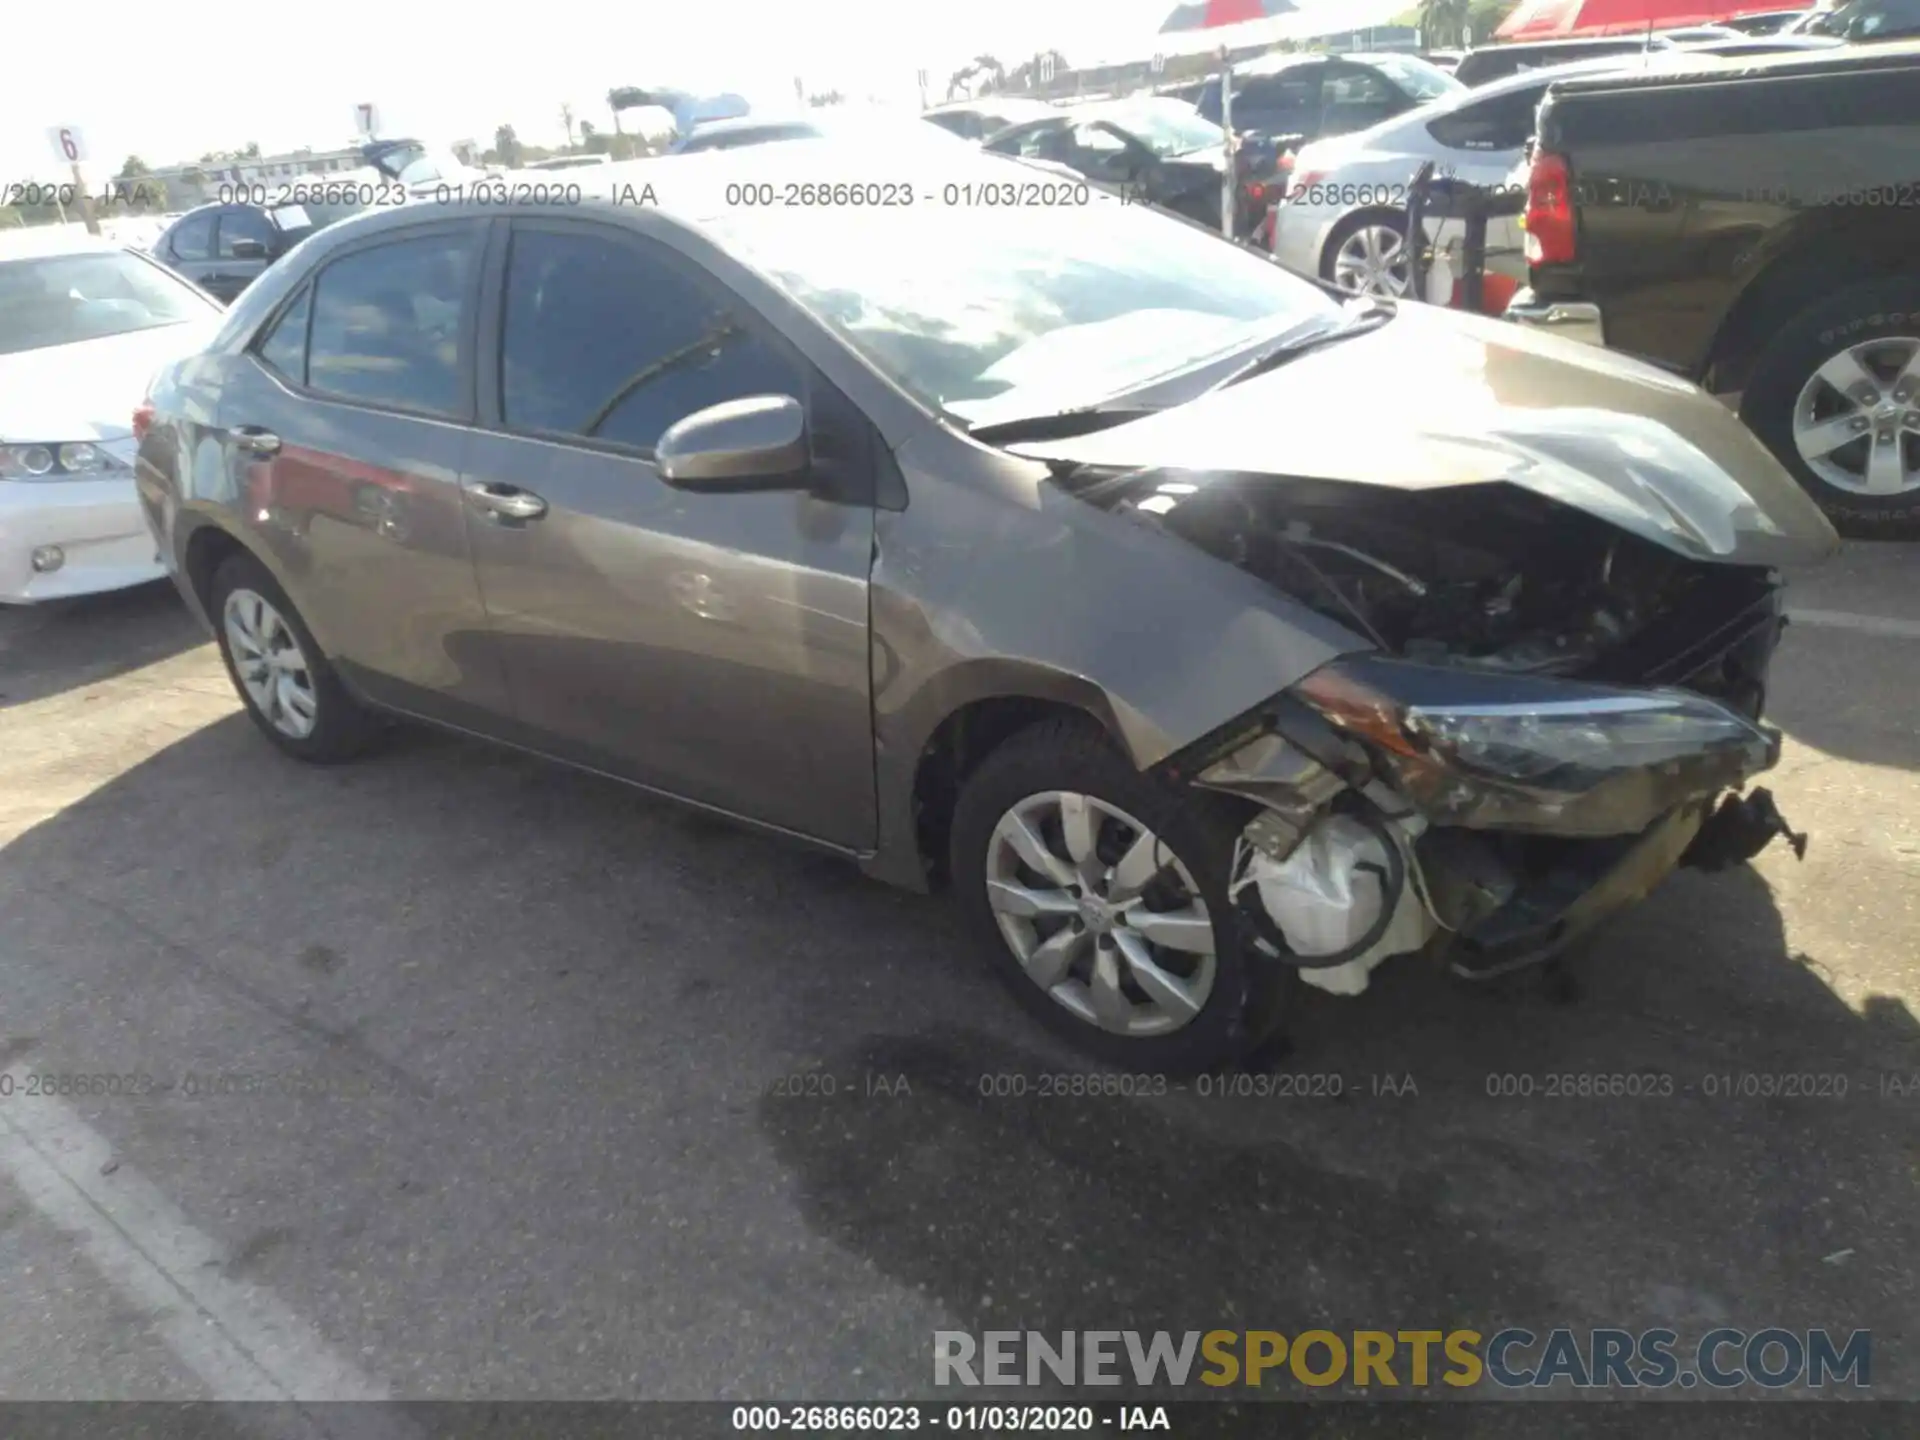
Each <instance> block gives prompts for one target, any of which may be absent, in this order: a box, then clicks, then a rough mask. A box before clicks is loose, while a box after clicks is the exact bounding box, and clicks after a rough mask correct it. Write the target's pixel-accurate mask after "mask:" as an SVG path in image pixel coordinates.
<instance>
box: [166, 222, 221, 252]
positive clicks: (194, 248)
mask: <svg viewBox="0 0 1920 1440" xmlns="http://www.w3.org/2000/svg"><path fill="white" fill-rule="evenodd" d="M167 248H168V249H169V250H171V251H172V252H173V258H174V259H176V260H210V259H212V258H213V215H212V212H208V213H207V214H205V215H189V216H188V217H187V218H186V219H184V220H182V221H181V222H180V224H179V226H178V228H176V229H175V230H174V232H173V238H172V239H171V240H169V241H168V242H167Z"/></svg>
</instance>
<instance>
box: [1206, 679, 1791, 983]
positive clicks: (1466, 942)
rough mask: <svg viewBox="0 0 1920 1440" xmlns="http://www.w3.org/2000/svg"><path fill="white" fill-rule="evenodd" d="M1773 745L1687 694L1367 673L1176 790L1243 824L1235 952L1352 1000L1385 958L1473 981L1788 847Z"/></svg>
mask: <svg viewBox="0 0 1920 1440" xmlns="http://www.w3.org/2000/svg"><path fill="white" fill-rule="evenodd" d="M1779 745H1780V739H1779V735H1778V732H1776V731H1772V730H1770V729H1767V728H1765V727H1763V726H1761V725H1760V724H1759V723H1758V722H1757V721H1755V720H1753V719H1750V718H1748V716H1746V715H1742V714H1739V713H1737V712H1736V711H1734V710H1733V709H1731V708H1729V707H1728V706H1725V705H1722V704H1720V703H1719V702H1717V701H1715V700H1712V699H1710V698H1708V697H1707V696H1704V695H1701V694H1698V693H1696V692H1691V691H1683V690H1676V689H1659V690H1639V691H1628V690H1616V689H1611V688H1609V687H1603V686H1592V685H1584V684H1580V683H1577V682H1570V681H1563V680H1557V679H1554V680H1548V679H1537V680H1536V679H1532V678H1530V677H1516V676H1487V675H1484V674H1474V673H1463V672H1460V671H1449V670H1438V669H1434V668H1432V667H1425V666H1411V665H1405V664H1402V663H1401V662H1397V661H1389V660H1384V659H1375V658H1372V657H1368V658H1365V659H1362V660H1348V661H1341V662H1336V663H1335V664H1333V665H1330V666H1327V667H1324V668H1323V670H1322V671H1320V672H1316V675H1315V676H1310V677H1308V680H1307V681H1304V682H1302V684H1301V685H1300V686H1297V687H1296V689H1295V692H1294V693H1293V694H1289V695H1285V696H1282V697H1279V698H1278V699H1277V700H1276V701H1275V702H1274V703H1273V704H1272V705H1271V706H1269V707H1266V709H1265V710H1263V712H1262V713H1260V714H1259V715H1257V716H1248V717H1244V718H1243V721H1242V725H1241V727H1240V728H1239V730H1238V733H1235V734H1228V735H1223V736H1221V737H1217V740H1216V744H1215V745H1214V746H1213V747H1211V748H1210V750H1208V751H1203V752H1200V753H1194V754H1189V755H1188V756H1185V757H1181V761H1180V762H1179V763H1184V764H1185V765H1187V766H1188V767H1189V768H1188V770H1187V773H1186V776H1185V778H1187V779H1189V780H1190V781H1191V782H1192V783H1194V784H1197V785H1199V786H1201V787H1203V788H1206V789H1211V790H1218V791H1223V792H1226V793H1230V794H1235V795H1238V796H1240V797H1242V798H1244V799H1248V800H1252V801H1254V802H1256V803H1257V804H1258V806H1259V807H1260V808H1259V810H1258V811H1257V812H1256V815H1255V818H1254V819H1253V820H1252V822H1251V823H1249V825H1248V826H1247V828H1246V830H1245V832H1244V834H1243V837H1242V847H1241V848H1242V853H1241V855H1240V856H1239V858H1238V859H1237V861H1236V866H1235V873H1234V877H1233V882H1232V886H1231V892H1232V896H1233V899H1234V902H1235V905H1236V909H1237V911H1238V913H1239V915H1240V917H1241V919H1242V922H1243V927H1244V929H1245V932H1246V934H1247V935H1248V937H1249V939H1250V941H1251V943H1252V944H1254V946H1255V947H1256V948H1257V949H1258V950H1260V951H1262V952H1263V953H1265V954H1267V955H1268V956H1270V957H1272V958H1275V959H1278V960H1280V961H1283V962H1285V963H1287V964H1290V965H1293V966H1295V967H1297V968H1298V969H1299V970H1300V971H1301V973H1302V976H1303V978H1304V979H1306V980H1307V981H1308V982H1309V983H1312V984H1315V985H1317V986H1319V987H1321V988H1323V989H1327V990H1331V991H1335V992H1337V993H1345V994H1353V993H1358V991H1360V990H1362V989H1364V988H1366V984H1367V976H1368V974H1369V972H1370V971H1371V970H1372V968H1373V967H1374V966H1376V965H1378V964H1379V963H1380V962H1381V961H1382V960H1384V959H1386V958H1388V957H1390V956H1392V955H1396V954H1407V953H1412V952H1415V951H1426V952H1429V953H1433V954H1436V955H1441V956H1444V958H1445V961H1446V963H1447V964H1448V965H1449V967H1450V968H1451V969H1452V970H1453V971H1454V972H1455V973H1457V974H1459V975H1462V976H1466V977H1471V978H1484V977H1487V976H1492V975H1498V974H1503V973H1506V972H1507V971H1510V970H1513V969H1516V968H1518V967H1520V966H1524V965H1530V964H1534V963H1538V962H1539V961H1542V960H1546V959H1549V958H1551V957H1552V956H1554V955H1556V954H1559V953H1560V952H1562V951H1563V950H1565V949H1566V948H1567V946H1569V945H1570V944H1572V943H1573V942H1574V941H1576V940H1578V939H1579V938H1580V937H1582V936H1583V935H1585V934H1587V933H1588V932H1590V931H1591V930H1592V929H1593V928H1594V927H1595V926H1597V925H1598V924H1599V923H1600V922H1601V921H1603V920H1604V919H1606V918H1607V917H1608V916H1611V915H1613V914H1615V913H1616V912H1618V911H1619V910H1621V909H1623V908H1625V907H1627V906H1629V905H1632V904H1634V903H1636V902H1637V901H1639V900H1641V899H1643V898H1644V897H1645V896H1646V895H1648V894H1649V893H1650V892H1651V891H1652V890H1653V889H1654V888H1655V887H1657V886H1658V885H1659V884H1660V883H1661V882H1662V881H1663V880H1664V879H1665V878H1666V877H1667V876H1668V875H1669V874H1671V873H1672V872H1673V871H1674V870H1675V869H1676V868H1679V867H1681V866H1683V865H1685V866H1692V867H1696V868H1699V869H1703V870H1718V869H1724V868H1727V867H1728V866H1730V865H1734V864H1739V863H1741V862H1743V861H1745V860H1747V859H1750V858H1751V857H1752V856H1754V855H1755V854H1757V853H1759V851H1760V850H1761V849H1763V848H1764V847H1765V846H1766V845H1767V844H1769V843H1770V842H1771V841H1772V840H1773V839H1774V838H1775V837H1776V836H1785V837H1786V838H1787V839H1788V840H1789V841H1790V842H1791V844H1792V845H1793V848H1794V850H1795V853H1796V854H1800V853H1803V852H1804V850H1805V846H1806V837H1805V836H1804V835H1798V834H1796V833H1795V832H1793V831H1792V830H1790V829H1789V828H1788V827H1787V825H1786V822H1785V820H1784V819H1783V818H1782V817H1781V816H1780V813H1779V811H1778V809H1777V807H1775V805H1774V803H1773V798H1772V796H1771V795H1770V794H1769V793H1768V792H1767V791H1766V790H1755V791H1753V792H1752V793H1751V794H1750V795H1746V796H1741V795H1739V794H1737V793H1732V792H1738V791H1740V790H1741V789H1743V788H1744V787H1745V786H1746V784H1747V782H1748V781H1749V780H1750V779H1751V778H1752V777H1753V776H1755V775H1757V774H1759V773H1761V772H1762V771H1765V770H1767V769H1769V768H1771V767H1772V766H1773V765H1774V764H1775V762H1776V761H1777V760H1778V758H1779Z"/></svg>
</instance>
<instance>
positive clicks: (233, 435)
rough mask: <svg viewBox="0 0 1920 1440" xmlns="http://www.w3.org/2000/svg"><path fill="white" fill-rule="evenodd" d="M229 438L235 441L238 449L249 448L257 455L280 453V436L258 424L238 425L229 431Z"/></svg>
mask: <svg viewBox="0 0 1920 1440" xmlns="http://www.w3.org/2000/svg"><path fill="white" fill-rule="evenodd" d="M227 439H229V440H231V441H232V442H233V445H234V448H235V449H236V450H249V451H251V452H252V453H254V454H255V455H278V454H279V453H280V437H279V436H278V435H275V434H274V433H273V432H272V431H270V430H263V429H261V428H260V427H259V426H258V425H236V426H234V427H233V428H232V429H231V430H229V431H227Z"/></svg>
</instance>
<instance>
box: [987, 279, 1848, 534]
mask: <svg viewBox="0 0 1920 1440" xmlns="http://www.w3.org/2000/svg"><path fill="white" fill-rule="evenodd" d="M1009 448H1010V449H1012V450H1013V451H1014V452H1015V453H1017V454H1020V455H1025V456H1029V457H1032V458H1034V459H1041V460H1065V461H1073V462H1077V463H1081V464H1087V465H1093V466H1097V467H1101V468H1112V469H1120V470H1135V469H1170V470H1179V471H1183V472H1196V473H1197V474H1198V475H1200V476H1205V475H1207V474H1209V473H1222V474H1249V473H1252V474H1265V475H1272V476H1274V477H1276V478H1282V477H1297V478H1303V479H1318V480H1337V481H1349V482H1352V483H1354V484H1362V485H1376V486H1380V487H1383V488H1386V489H1398V490H1423V489H1432V488H1438V487H1442V486H1453V485H1485V484H1494V483H1499V482H1502V481H1504V482H1506V483H1509V484H1513V485H1518V486H1520V487H1522V488H1523V489H1527V490H1532V491H1535V492H1536V493H1538V494H1541V495H1545V496H1547V497H1549V498H1551V499H1553V500H1557V501H1559V502H1561V503H1562V504H1566V505H1570V506H1572V507H1574V508H1576V509H1579V510H1584V511H1586V512H1587V513H1588V514H1590V515H1594V516H1597V517H1598V518H1600V519H1602V520H1605V521H1607V522H1609V523H1610V524H1614V525H1617V526H1619V527H1620V528H1621V529H1623V530H1627V531H1630V532H1632V533H1633V534H1636V535H1639V536H1642V537H1644V538H1646V539H1648V540H1651V541H1653V542H1654V543H1656V544H1659V545H1662V546H1665V547H1666V548H1667V549H1669V550H1673V551H1676V552H1678V553H1679V554H1682V555H1686V556H1689V557H1692V558H1695V559H1704V560H1723V561H1733V562H1736V563H1740V564H1750V565H1785V564H1798V563H1804V562H1806V561H1810V560H1817V559H1820V558H1821V557H1823V556H1825V555H1828V554H1831V553H1832V552H1833V550H1834V549H1835V548H1836V547H1837V545H1838V544H1839V539H1838V537H1837V536H1836V535H1835V534H1834V531H1833V527H1832V526H1831V525H1829V524H1828V523H1827V520H1826V517H1825V516H1824V515H1822V514H1821V513H1820V511H1819V508H1818V507H1817V506H1815V505H1814V503H1813V501H1812V500H1811V499H1809V498H1808V496H1807V495H1806V492H1804V491H1803V490H1801V488H1800V487H1799V485H1797V484H1796V483H1795V482H1794V479H1793V477H1792V476H1791V475H1789V474H1788V473H1787V472H1786V470H1784V469H1783V468H1782V467H1781V466H1780V463H1779V462H1778V461H1776V460H1775V459H1774V458H1773V456H1772V455H1771V454H1769V453H1768V451H1767V450H1766V448H1765V447H1764V446H1763V445H1761V443H1760V442H1759V441H1758V440H1757V439H1755V438H1754V436H1753V434H1752V432H1750V431H1749V430H1748V429H1747V428H1746V426H1745V425H1743V424H1741V422H1740V420H1739V417H1737V416H1736V415H1734V414H1733V413H1732V412H1731V411H1729V410H1728V409H1727V408H1726V407H1725V406H1723V405H1721V404H1720V403H1719V402H1718V401H1716V400H1714V399H1713V398H1712V397H1711V396H1709V395H1708V394H1707V393H1706V392H1705V391H1703V390H1701V389H1700V388H1699V387H1697V386H1695V385H1693V384H1691V383H1690V382H1688V381H1686V380H1682V379H1679V378H1678V377H1676V376H1673V375H1669V374H1667V373H1666V372H1665V371H1662V370H1659V369H1657V368H1655V367H1653V366H1651V365H1646V364H1644V363H1642V362H1640V361H1636V360H1631V359H1628V358H1627V357H1625V356H1622V355H1618V354H1615V353H1614V352H1612V351H1608V350H1602V349H1599V348H1596V347H1593V346H1587V345H1582V344H1579V343H1577V342H1574V341H1570V340H1563V339H1559V338H1557V337H1554V336H1550V335H1540V334H1536V333H1535V332H1533V331H1530V330H1527V329H1525V328H1523V327H1521V326H1518V325H1513V324H1508V323H1506V322H1504V321H1499V320H1491V319H1487V318H1485V317H1481V316H1473V315H1464V314H1460V313H1457V312H1455V311H1451V310H1441V309H1436V308H1433V307H1430V306H1425V305H1417V304H1403V305H1401V306H1400V311H1399V314H1398V316H1397V317H1396V318H1395V319H1393V320H1392V321H1390V322H1389V323H1387V324H1385V325H1383V326H1381V327H1379V328H1378V329H1376V330H1374V331H1372V332H1370V333H1367V334H1362V335H1358V336H1355V337H1353V338H1352V339H1348V340H1342V341H1338V342H1335V343H1334V344H1331V345H1329V346H1327V347H1326V348H1325V349H1321V350H1315V351H1311V352H1309V353H1307V354H1304V355H1301V356H1300V357H1298V358H1297V359H1294V360H1291V361H1289V362H1287V363H1286V364H1284V365H1282V366H1281V367H1280V368H1279V369H1278V370H1275V371H1273V372H1271V373H1269V374H1267V375H1263V376H1259V377H1256V378H1255V379H1252V380H1247V381H1244V382H1242V383H1240V384H1238V385H1234V386H1231V387H1229V388H1228V389H1225V390H1220V391H1216V392H1214V393H1213V394H1210V395H1205V396H1202V397H1201V398H1200V399H1198V400H1195V401H1193V402H1192V403H1190V404H1187V405H1182V406H1178V407H1176V408H1174V409H1170V410H1166V411H1162V412H1161V413H1159V414H1156V415H1151V416H1148V417H1146V418H1145V419H1141V420H1136V421H1132V422H1130V423H1128V424H1125V425H1119V426H1115V427H1114V428H1112V429H1109V430H1101V431H1096V432H1095V433H1093V434H1090V435H1084V436H1080V437H1077V438H1074V439H1069V440H1059V441H1049V442H1045V443H1040V444H1032V445H1025V444H1020V445H1013V446H1011V447H1009ZM1189 478H1191V477H1189Z"/></svg>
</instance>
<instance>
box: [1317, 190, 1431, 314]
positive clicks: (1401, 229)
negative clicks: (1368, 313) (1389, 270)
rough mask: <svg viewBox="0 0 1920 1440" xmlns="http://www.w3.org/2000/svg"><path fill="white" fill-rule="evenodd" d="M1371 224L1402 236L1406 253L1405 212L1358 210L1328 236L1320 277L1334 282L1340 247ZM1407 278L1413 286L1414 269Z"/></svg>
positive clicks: (1323, 251) (1402, 294)
mask: <svg viewBox="0 0 1920 1440" xmlns="http://www.w3.org/2000/svg"><path fill="white" fill-rule="evenodd" d="M1370 226H1379V227H1381V228H1383V229H1387V230H1391V231H1393V232H1394V233H1395V234H1396V235H1398V236H1399V237H1400V245H1401V248H1402V254H1403V255H1404V254H1405V247H1406V243H1407V217H1406V216H1405V215H1404V214H1401V213H1399V212H1397V211H1392V210H1358V211H1355V212H1354V213H1353V214H1351V215H1349V216H1347V218H1346V219H1344V220H1342V221H1341V222H1340V223H1339V224H1338V225H1336V226H1334V227H1333V233H1332V234H1331V235H1329V236H1327V244H1326V248H1325V249H1324V250H1322V251H1321V252H1320V278H1321V279H1322V280H1326V281H1329V282H1332V280H1333V262H1334V259H1335V257H1337V256H1338V255H1339V254H1340V247H1341V246H1342V245H1345V244H1346V243H1347V241H1349V240H1351V239H1352V238H1353V237H1354V236H1355V235H1357V234H1358V233H1359V232H1360V231H1362V230H1365V229H1367V228H1368V227H1370ZM1402 263H1403V264H1404V263H1405V261H1404V260H1403V261H1402ZM1407 279H1408V285H1409V287H1411V285H1412V279H1413V271H1412V270H1411V269H1409V270H1408V271H1407ZM1354 293H1356V294H1359V293H1362V292H1359V291H1356V292H1354ZM1400 293H1401V296H1402V297H1405V296H1408V295H1411V294H1412V290H1411V288H1409V289H1407V290H1404V291H1402V292H1400Z"/></svg>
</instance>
